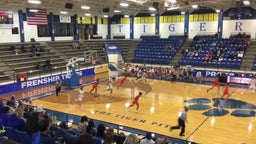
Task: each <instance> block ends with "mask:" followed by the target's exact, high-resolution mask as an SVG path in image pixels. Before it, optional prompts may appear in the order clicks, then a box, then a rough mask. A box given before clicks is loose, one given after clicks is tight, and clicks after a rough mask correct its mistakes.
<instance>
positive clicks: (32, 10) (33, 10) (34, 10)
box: [29, 9, 38, 13]
mask: <svg viewBox="0 0 256 144" xmlns="http://www.w3.org/2000/svg"><path fill="white" fill-rule="evenodd" d="M29 12H34V13H37V12H38V10H37V9H29Z"/></svg>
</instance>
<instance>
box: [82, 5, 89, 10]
mask: <svg viewBox="0 0 256 144" xmlns="http://www.w3.org/2000/svg"><path fill="white" fill-rule="evenodd" d="M81 9H85V10H88V9H90V7H89V6H81Z"/></svg>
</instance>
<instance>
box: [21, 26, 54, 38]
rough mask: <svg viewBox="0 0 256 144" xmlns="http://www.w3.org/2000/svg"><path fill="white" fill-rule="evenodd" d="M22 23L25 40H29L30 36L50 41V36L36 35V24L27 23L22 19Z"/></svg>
mask: <svg viewBox="0 0 256 144" xmlns="http://www.w3.org/2000/svg"><path fill="white" fill-rule="evenodd" d="M23 25H24V35H25V42H30V39H31V38H34V39H35V40H36V41H51V37H38V35H37V26H36V25H28V24H27V21H24V22H23Z"/></svg>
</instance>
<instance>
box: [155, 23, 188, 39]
mask: <svg viewBox="0 0 256 144" xmlns="http://www.w3.org/2000/svg"><path fill="white" fill-rule="evenodd" d="M184 26H185V25H184V22H177V23H160V30H159V33H160V35H161V38H168V37H169V35H171V34H184Z"/></svg>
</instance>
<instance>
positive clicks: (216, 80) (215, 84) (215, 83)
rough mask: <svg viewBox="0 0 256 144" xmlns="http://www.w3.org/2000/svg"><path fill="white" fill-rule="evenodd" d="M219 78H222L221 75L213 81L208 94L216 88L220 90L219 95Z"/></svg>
mask: <svg viewBox="0 0 256 144" xmlns="http://www.w3.org/2000/svg"><path fill="white" fill-rule="evenodd" d="M219 78H220V74H218V75H217V76H216V77H215V78H214V81H213V84H212V87H211V88H209V89H207V93H208V92H209V90H212V89H213V88H214V87H217V88H218V93H219V91H220V84H219Z"/></svg>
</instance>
